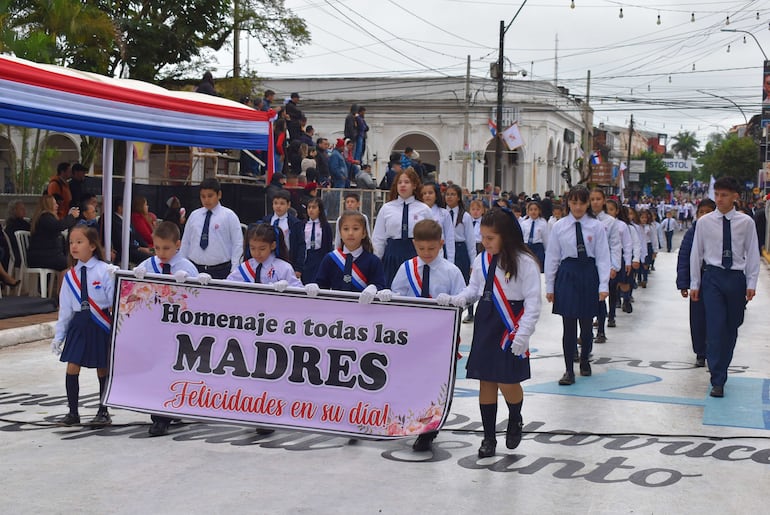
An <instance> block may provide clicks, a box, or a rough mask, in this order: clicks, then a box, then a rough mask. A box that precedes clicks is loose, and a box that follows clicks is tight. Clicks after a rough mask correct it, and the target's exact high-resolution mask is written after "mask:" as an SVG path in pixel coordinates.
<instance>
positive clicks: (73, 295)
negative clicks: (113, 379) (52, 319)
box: [54, 256, 115, 368]
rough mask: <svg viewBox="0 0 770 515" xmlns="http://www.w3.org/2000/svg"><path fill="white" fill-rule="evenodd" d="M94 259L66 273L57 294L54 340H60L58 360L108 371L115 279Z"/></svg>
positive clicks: (104, 264) (101, 262)
mask: <svg viewBox="0 0 770 515" xmlns="http://www.w3.org/2000/svg"><path fill="white" fill-rule="evenodd" d="M108 266H109V265H108V264H107V263H105V262H104V261H101V260H99V259H98V258H97V257H96V256H93V257H91V259H89V260H88V261H87V262H85V263H83V262H82V261H78V263H77V264H76V265H75V266H74V267H73V268H70V269H68V270H67V271H66V272H65V276H64V282H63V283H62V287H61V290H60V291H59V318H58V320H57V321H56V325H55V327H54V340H55V341H63V342H65V343H64V350H63V351H62V353H61V357H60V358H59V360H60V361H62V362H64V363H74V364H76V365H80V366H82V367H87V368H107V366H108V365H109V351H110V326H111V323H112V316H111V314H110V312H111V310H112V300H113V294H114V293H115V279H114V278H111V277H110V274H109V269H108Z"/></svg>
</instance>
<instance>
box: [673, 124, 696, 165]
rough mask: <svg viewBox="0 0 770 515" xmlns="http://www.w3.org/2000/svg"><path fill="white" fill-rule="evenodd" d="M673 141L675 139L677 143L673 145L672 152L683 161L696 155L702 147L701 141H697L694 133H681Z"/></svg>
mask: <svg viewBox="0 0 770 515" xmlns="http://www.w3.org/2000/svg"><path fill="white" fill-rule="evenodd" d="M672 139H675V140H676V143H674V144H673V145H671V150H672V151H673V152H674V153H675V154H679V155H680V156H682V159H687V158H689V157H690V156H692V155H694V154H695V153H696V152H697V151H698V147H700V141H698V140H697V138H696V137H695V133H694V132H689V131H684V132H680V133H679V134H677V135H676V136H674V137H673V138H672Z"/></svg>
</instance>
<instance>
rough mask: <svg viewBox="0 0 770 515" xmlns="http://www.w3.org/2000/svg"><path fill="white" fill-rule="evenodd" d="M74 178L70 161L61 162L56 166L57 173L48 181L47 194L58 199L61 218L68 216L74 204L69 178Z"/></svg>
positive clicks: (59, 216)
mask: <svg viewBox="0 0 770 515" xmlns="http://www.w3.org/2000/svg"><path fill="white" fill-rule="evenodd" d="M71 178H72V167H71V166H70V164H69V163H59V166H57V167H56V175H54V176H53V177H51V178H50V179H49V181H48V188H46V194H47V195H51V196H52V197H53V198H54V199H56V203H57V206H58V210H57V212H56V216H58V218H59V220H61V219H62V218H64V217H65V216H67V213H68V212H69V210H70V205H71V204H72V191H70V186H69V180H70V179H71Z"/></svg>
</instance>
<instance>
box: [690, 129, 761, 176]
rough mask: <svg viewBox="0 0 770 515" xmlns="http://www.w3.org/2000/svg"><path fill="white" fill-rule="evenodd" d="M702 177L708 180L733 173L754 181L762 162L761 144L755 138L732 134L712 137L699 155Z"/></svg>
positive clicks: (732, 174)
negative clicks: (725, 136) (760, 154)
mask: <svg viewBox="0 0 770 515" xmlns="http://www.w3.org/2000/svg"><path fill="white" fill-rule="evenodd" d="M698 165H699V166H700V179H701V180H703V181H705V182H708V180H709V178H710V177H711V176H712V175H713V176H714V178H718V177H722V176H725V175H731V176H733V177H735V178H736V179H738V180H739V181H741V182H743V181H754V180H756V177H757V170H759V168H760V166H761V163H760V161H759V145H758V144H757V142H756V141H754V139H753V138H750V137H743V138H741V137H739V136H738V135H736V134H731V135H729V136H728V137H727V138H724V137H723V136H721V135H717V136H716V137H712V138H711V139H710V141H709V142H708V143H706V148H705V150H704V151H703V152H702V153H701V154H700V155H699V156H698Z"/></svg>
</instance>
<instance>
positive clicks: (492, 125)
mask: <svg viewBox="0 0 770 515" xmlns="http://www.w3.org/2000/svg"><path fill="white" fill-rule="evenodd" d="M487 124H488V125H489V132H491V133H492V137H493V138H494V137H496V136H497V124H496V123H495V122H493V121H492V118H487Z"/></svg>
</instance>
